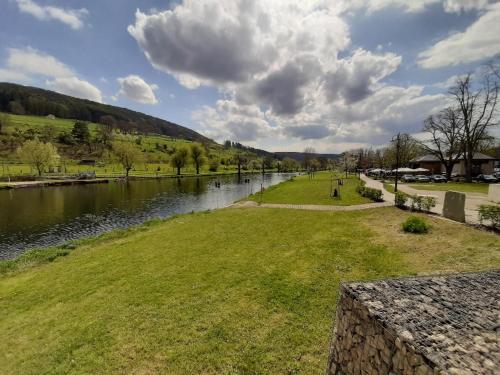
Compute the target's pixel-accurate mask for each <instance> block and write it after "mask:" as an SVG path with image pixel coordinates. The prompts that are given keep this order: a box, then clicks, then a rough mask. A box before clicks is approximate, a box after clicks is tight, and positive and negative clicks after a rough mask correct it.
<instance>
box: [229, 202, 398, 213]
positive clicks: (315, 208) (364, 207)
mask: <svg viewBox="0 0 500 375" xmlns="http://www.w3.org/2000/svg"><path fill="white" fill-rule="evenodd" d="M392 205H393V204H392V203H391V202H381V203H366V204H356V205H352V206H334V205H327V204H278V203H262V204H258V203H257V202H253V201H244V202H238V203H235V204H233V205H232V206H231V207H233V208H241V207H260V208H288V209H293V210H307V211H358V210H368V209H370V208H379V207H388V206H392Z"/></svg>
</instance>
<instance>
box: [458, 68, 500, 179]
mask: <svg viewBox="0 0 500 375" xmlns="http://www.w3.org/2000/svg"><path fill="white" fill-rule="evenodd" d="M450 94H451V95H452V97H453V99H454V100H455V102H456V104H457V106H458V108H459V110H460V112H461V117H462V121H463V149H464V160H465V176H466V180H467V181H468V182H471V181H472V172H473V171H472V166H473V159H474V153H475V152H477V150H478V147H479V145H480V144H481V142H482V141H484V140H485V139H486V138H487V137H488V129H489V128H491V127H493V126H495V125H497V124H498V119H497V116H496V105H497V99H498V82H497V80H495V78H494V76H493V75H492V74H490V73H486V74H484V76H483V80H482V82H480V83H479V85H474V82H473V79H472V75H471V74H467V75H466V76H463V77H460V78H458V79H457V82H456V84H455V86H454V87H452V88H451V90H450Z"/></svg>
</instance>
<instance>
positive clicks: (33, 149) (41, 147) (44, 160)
mask: <svg viewBox="0 0 500 375" xmlns="http://www.w3.org/2000/svg"><path fill="white" fill-rule="evenodd" d="M17 154H18V156H19V158H20V159H21V160H23V161H25V162H26V163H28V164H30V165H31V166H33V167H35V168H36V170H37V171H38V176H41V175H42V173H43V171H44V169H45V168H47V167H50V166H51V165H53V164H55V163H56V162H57V161H58V159H59V154H58V153H57V149H56V148H55V146H54V145H53V144H52V143H43V142H40V141H39V140H38V139H34V140H32V141H26V142H25V143H24V144H23V145H22V146H21V147H19V148H18V149H17Z"/></svg>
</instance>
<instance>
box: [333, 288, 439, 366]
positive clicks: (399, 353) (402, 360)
mask: <svg viewBox="0 0 500 375" xmlns="http://www.w3.org/2000/svg"><path fill="white" fill-rule="evenodd" d="M333 334H334V337H333V342H332V346H331V348H330V357H329V360H328V371H327V373H328V374H332V375H337V374H338V375H344V374H346V375H350V374H368V375H372V374H373V375H375V374H377V375H378V374H380V375H386V374H405V375H413V374H416V375H427V374H429V375H431V374H435V372H434V370H433V367H434V366H433V365H432V364H428V363H427V360H426V359H425V358H424V357H422V356H421V355H419V354H417V353H415V351H414V350H413V349H412V348H411V347H410V346H409V345H408V344H407V343H406V342H405V333H403V334H402V335H401V337H398V335H397V334H396V332H394V331H393V330H391V329H390V328H388V327H384V326H382V324H380V323H379V322H378V321H377V320H376V318H375V317H373V316H372V315H371V314H370V312H369V310H368V307H367V306H366V305H364V304H363V303H361V302H360V301H358V300H356V299H354V298H353V296H351V295H350V294H349V291H348V289H346V288H345V287H343V288H342V293H341V297H340V301H339V303H338V309H337V318H336V328H335V330H334V333H333ZM406 335H410V333H409V332H408V333H406ZM438 373H439V372H436V374H438Z"/></svg>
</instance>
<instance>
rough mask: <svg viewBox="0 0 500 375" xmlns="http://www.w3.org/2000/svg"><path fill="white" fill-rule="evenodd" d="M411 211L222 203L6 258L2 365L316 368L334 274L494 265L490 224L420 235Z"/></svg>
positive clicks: (440, 225) (497, 255)
mask: <svg viewBox="0 0 500 375" xmlns="http://www.w3.org/2000/svg"><path fill="white" fill-rule="evenodd" d="M407 216H408V213H406V212H404V211H400V210H397V209H395V208H380V209H374V210H367V211H358V212H309V211H298V210H283V209H281V210H280V209H260V208H253V209H224V210H219V211H215V212H209V213H198V214H190V215H182V216H178V217H176V218H173V219H171V220H168V221H166V222H156V223H152V224H149V225H146V226H142V227H139V228H134V229H131V230H129V231H119V232H115V233H111V234H107V235H104V236H103V237H101V238H100V239H94V240H86V241H82V242H81V244H80V245H79V246H78V247H77V248H76V249H75V250H69V249H66V250H65V249H59V250H58V251H61V252H63V254H59V255H66V256H65V257H57V255H58V254H56V253H54V254H53V258H52V259H53V261H52V262H50V263H48V264H43V265H39V266H37V267H31V268H26V269H24V270H19V269H18V268H17V267H15V266H14V267H12V268H11V271H14V273H8V274H4V275H3V276H2V277H0V310H1V311H2V314H1V315H0V335H1V337H2V340H0V363H1V364H2V365H1V367H2V372H5V373H97V372H100V373H103V372H106V373H158V372H161V373H170V374H185V373H207V374H215V373H263V374H266V373H267V374H276V373H321V372H323V371H324V368H325V365H326V360H327V351H328V343H329V339H330V328H331V325H332V321H333V316H334V312H335V303H336V297H337V294H338V288H339V282H340V281H342V280H368V279H378V278H386V277H392V276H402V275H414V274H420V273H430V272H451V271H472V270H480V269H487V268H494V267H500V250H499V249H500V242H499V237H498V236H496V235H494V234H490V233H486V232H482V231H478V230H474V229H471V228H468V227H465V226H462V225H460V224H455V223H452V222H448V221H445V220H440V219H438V218H432V217H429V218H427V220H428V221H429V222H430V223H431V225H432V230H431V232H430V233H429V234H428V235H424V236H418V238H417V236H415V235H411V234H405V233H403V232H402V231H401V230H400V224H401V222H402V221H403V220H404V219H405V218H406V217H407ZM381 218H383V225H381ZM53 251H54V252H55V251H56V250H53ZM26 264H29V262H28V263H26ZM18 266H19V264H18ZM16 269H17V270H16Z"/></svg>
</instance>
